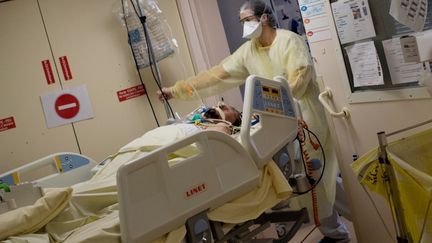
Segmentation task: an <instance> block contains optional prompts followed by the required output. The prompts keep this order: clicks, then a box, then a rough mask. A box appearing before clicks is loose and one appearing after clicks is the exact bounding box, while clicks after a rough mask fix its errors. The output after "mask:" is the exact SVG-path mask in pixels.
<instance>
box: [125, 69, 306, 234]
mask: <svg viewBox="0 0 432 243" xmlns="http://www.w3.org/2000/svg"><path fill="white" fill-rule="evenodd" d="M286 84H287V82H286V81H284V80H283V79H278V78H276V79H275V81H274V80H266V79H262V78H259V77H256V76H251V77H249V78H248V80H247V81H246V89H245V94H246V95H245V102H244V109H243V121H242V127H241V130H240V141H241V143H239V142H238V141H237V140H235V139H233V138H232V137H230V136H227V135H225V134H222V133H219V132H211V131H209V132H201V133H198V134H196V135H193V136H190V137H188V138H185V139H183V140H181V141H178V142H176V143H174V144H171V145H169V146H166V147H162V148H160V149H157V150H155V151H153V152H152V153H150V154H149V155H147V156H146V157H143V158H141V159H138V160H135V161H131V162H129V163H127V164H125V165H123V166H122V167H121V168H120V169H119V171H118V174H117V182H118V183H117V185H118V190H119V205H120V223H121V228H122V239H123V241H124V242H145V241H148V240H152V239H155V238H157V237H158V236H160V235H163V234H165V233H167V232H170V231H171V230H174V229H176V228H177V227H178V226H179V225H181V224H184V222H187V226H188V239H189V241H190V242H203V241H209V240H210V239H211V236H212V235H213V237H214V240H216V241H226V240H228V239H236V240H246V239H248V240H250V239H252V237H253V236H255V234H256V233H257V232H259V231H261V230H263V229H264V228H265V227H268V223H270V222H272V221H273V222H287V221H291V220H293V219H295V220H294V221H296V222H297V224H296V225H295V229H298V227H299V226H300V225H301V223H304V222H305V221H307V213H306V212H305V211H304V210H301V211H298V212H295V213H293V212H289V213H286V212H278V213H274V214H267V215H262V216H261V218H260V219H258V220H257V221H256V222H254V224H257V223H258V222H259V221H266V222H267V225H266V224H261V226H262V227H261V228H259V229H258V230H256V231H255V232H247V234H246V235H245V236H244V237H243V238H236V237H239V236H238V235H241V233H245V230H246V229H247V228H248V227H246V226H250V223H249V224H245V225H244V226H243V230H239V232H237V233H234V234H233V233H232V232H231V234H230V235H229V234H228V235H225V234H223V233H222V231H221V229H217V228H216V227H217V224H210V223H209V221H208V219H207V216H206V211H207V210H211V209H214V208H217V207H219V206H221V205H223V204H224V203H226V202H229V201H231V200H233V199H235V198H236V197H238V195H242V194H245V193H246V192H248V191H250V190H252V189H253V188H254V187H257V186H258V185H259V177H260V173H259V170H258V169H261V168H263V167H264V166H265V165H266V164H267V163H269V162H270V161H272V159H273V160H274V161H276V162H279V164H283V165H284V166H285V165H287V163H289V162H290V163H291V161H289V160H290V158H293V157H294V150H293V146H288V145H290V144H291V145H292V143H293V141H294V140H295V138H296V136H297V126H298V121H297V113H298V112H297V111H296V106H295V103H294V101H293V99H292V96H291V94H290V91H289V89H288V87H287V85H286ZM252 113H257V114H259V115H260V120H261V124H260V125H261V129H257V130H253V131H252V130H251V121H250V119H251V117H252ZM275 128H277V129H275ZM192 144H195V145H196V146H197V147H198V148H199V153H198V154H196V155H194V156H193V157H191V158H187V159H185V160H183V161H182V162H180V163H177V164H175V165H174V166H170V165H169V162H168V157H169V156H168V155H169V154H171V153H173V152H174V151H176V150H179V149H182V148H184V147H186V146H189V145H192ZM289 149H291V151H288V150H289ZM203 161H205V163H203ZM289 167H291V164H290V165H289ZM143 205H145V206H143ZM144 219H151V220H144ZM211 228H213V230H212V229H211ZM212 231H213V232H212ZM241 231H243V232H241ZM289 237H292V235H289V234H288V235H287V236H286V238H285V239H281V242H286V241H287V240H288V238H289Z"/></svg>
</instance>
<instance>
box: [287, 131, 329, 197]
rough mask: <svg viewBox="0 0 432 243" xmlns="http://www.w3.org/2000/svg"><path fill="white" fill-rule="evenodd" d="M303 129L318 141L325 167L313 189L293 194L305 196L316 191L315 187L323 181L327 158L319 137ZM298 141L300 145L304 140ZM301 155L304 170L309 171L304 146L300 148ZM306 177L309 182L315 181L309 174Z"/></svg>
mask: <svg viewBox="0 0 432 243" xmlns="http://www.w3.org/2000/svg"><path fill="white" fill-rule="evenodd" d="M303 129H305V130H306V131H308V132H309V133H310V134H312V135H313V136H314V137H315V139H316V140H317V142H318V144H319V147H320V149H321V153H322V156H323V167H322V170H321V175H320V177H319V178H318V180H317V181H316V182H315V183H314V184H313V185H312V186H311V188H309V189H308V190H306V191H304V192H293V193H295V194H297V195H303V194H306V193H308V192H310V191H312V190H313V189H315V187H316V186H317V185H318V184H319V183H320V182H321V180H322V177H323V176H324V170H325V165H326V157H325V152H324V148H323V146H322V144H321V141H320V140H319V139H318V137H317V135H316V134H315V133H313V132H312V131H310V130H309V129H307V128H303ZM296 139H297V140H299V142H300V144H301V143H302V140H301V139H300V138H299V137H298V136H297V138H296ZM300 153H301V159H302V161H303V168H304V169H305V171H307V169H306V166H305V163H306V162H305V158H304V156H303V155H304V154H303V148H302V146H300ZM306 177H307V178H308V180H310V179H313V178H311V177H310V176H309V175H308V174H306Z"/></svg>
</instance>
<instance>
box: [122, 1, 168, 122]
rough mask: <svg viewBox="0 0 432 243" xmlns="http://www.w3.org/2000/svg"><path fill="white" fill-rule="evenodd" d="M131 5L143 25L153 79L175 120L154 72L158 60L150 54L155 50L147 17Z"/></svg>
mask: <svg viewBox="0 0 432 243" xmlns="http://www.w3.org/2000/svg"><path fill="white" fill-rule="evenodd" d="M122 4H123V0H122ZM131 4H132V7H133V9H134V12H135V14H136V15H137V17H138V18H139V19H140V22H141V25H142V27H143V30H144V37H145V40H146V46H147V55H148V58H149V64H150V70H151V73H152V76H153V79H154V80H155V83H156V85H157V86H158V88H159V91H160V92H161V95H162V97H163V99H164V101H165V102H166V104H167V105H168V108H169V110H170V112H171V115H172V116H173V118H175V114H174V111H173V109H172V107H171V104H170V103H169V101H168V99H167V98H166V97H165V95H164V93H163V92H162V87H161V85H160V83H159V82H160V80H159V78H158V77H157V76H156V74H155V71H154V70H153V65H157V64H156V60H153V56H154V55H151V53H150V52H153V49H152V48H151V46H150V44H149V42H150V36H149V35H148V32H147V28H146V27H145V20H146V17H145V16H140V14H138V11H137V9H136V7H135V4H134V3H133V1H131ZM139 10H140V12H141V9H139ZM123 11H124V9H123ZM126 26H127V25H126Z"/></svg>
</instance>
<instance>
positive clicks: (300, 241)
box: [289, 218, 357, 243]
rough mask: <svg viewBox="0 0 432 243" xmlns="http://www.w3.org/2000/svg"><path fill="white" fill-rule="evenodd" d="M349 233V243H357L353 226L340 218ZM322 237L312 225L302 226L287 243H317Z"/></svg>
mask: <svg viewBox="0 0 432 243" xmlns="http://www.w3.org/2000/svg"><path fill="white" fill-rule="evenodd" d="M342 220H343V221H344V223H345V224H346V225H347V227H348V229H349V231H350V233H351V241H350V243H357V239H356V236H355V231H354V226H353V224H352V223H351V222H350V221H348V220H347V219H345V218H342ZM323 237H324V236H323V235H322V234H321V232H320V231H319V230H318V229H317V228H316V227H315V225H313V224H309V225H305V226H303V227H302V228H301V229H300V230H299V231H298V232H297V234H296V235H295V236H294V237H293V238H292V239H291V240H290V241H289V242H292V243H318V242H319V241H320V240H321V239H322V238H323Z"/></svg>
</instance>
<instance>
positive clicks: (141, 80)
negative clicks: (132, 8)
mask: <svg viewBox="0 0 432 243" xmlns="http://www.w3.org/2000/svg"><path fill="white" fill-rule="evenodd" d="M120 1H121V5H122V10H123V17H124V18H125V26H126V31H127V35H128V40H129V47H130V50H131V52H132V56H133V59H134V62H135V68H136V70H137V72H138V76H139V80H140V82H141V85H142V86H143V87H144V89H145V90H147V89H146V88H145V84H144V81H143V78H142V76H141V73H140V71H139V67H138V61H137V59H136V57H135V54H134V51H133V48H132V42H131V39H130V36H129V27H128V25H127V21H126V12H125V7H124V2H123V0H120ZM146 97H147V100H148V102H149V104H150V108H151V110H152V113H153V117H154V119H155V121H156V124H157V126H158V127H160V125H159V120H158V119H157V116H156V112H155V110H154V107H153V104H152V102H151V100H150V97H149V96H148V95H146Z"/></svg>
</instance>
